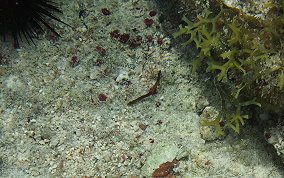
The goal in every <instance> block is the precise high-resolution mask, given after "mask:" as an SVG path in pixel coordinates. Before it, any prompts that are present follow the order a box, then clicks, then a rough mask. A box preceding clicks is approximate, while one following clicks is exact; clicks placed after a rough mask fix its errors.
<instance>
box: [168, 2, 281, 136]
mask: <svg viewBox="0 0 284 178" xmlns="http://www.w3.org/2000/svg"><path fill="white" fill-rule="evenodd" d="M283 5H284V3H283ZM280 8H283V7H282V6H280ZM219 9H220V10H219V12H218V13H212V12H211V11H210V10H209V8H208V9H205V10H204V11H203V13H202V15H197V21H196V22H193V21H190V20H189V19H188V18H186V17H183V18H182V20H183V21H184V22H185V23H186V24H187V25H185V26H182V25H180V26H179V31H178V32H176V33H174V34H173V37H174V38H178V37H179V36H181V35H188V36H189V39H188V40H187V41H186V42H184V43H182V45H188V44H189V43H194V44H195V46H196V48H197V49H199V54H198V55H197V57H196V59H195V60H194V61H193V62H192V72H196V71H197V69H198V67H199V66H200V64H201V63H202V62H205V63H206V64H207V68H206V72H211V73H213V74H214V75H216V77H217V81H219V82H222V83H224V84H225V85H227V86H228V88H230V93H229V94H228V95H229V96H230V97H231V98H232V99H231V101H234V102H233V103H234V104H235V108H236V111H235V112H232V111H230V112H229V111H228V110H226V111H222V112H223V113H222V115H223V116H224V118H226V120H225V122H226V126H228V127H230V128H232V129H233V130H234V131H235V132H236V133H240V125H244V119H247V118H248V115H242V114H241V113H242V107H244V106H248V105H257V106H259V107H260V106H262V107H264V108H265V109H268V110H272V111H274V112H278V113H281V112H282V113H283V112H284V111H283V108H284V90H283V88H284V87H283V86H284V61H283V55H284V52H283V49H284V46H283V41H284V13H283V14H282V15H280V16H277V17H275V18H270V19H269V20H266V21H261V20H259V19H256V18H252V17H245V16H244V15H243V14H242V15H241V13H239V12H236V11H235V10H234V9H229V8H226V9H225V8H223V5H220V7H219ZM282 11H284V8H283V9H282ZM214 14H215V15H214ZM216 14H217V15H216ZM273 17H274V16H273ZM251 98H257V101H258V102H256V101H255V100H251ZM236 101H237V102H236ZM242 101H246V102H242ZM281 108H282V109H281ZM219 120H220V119H219ZM203 125H205V126H209V125H215V126H216V128H217V131H218V134H221V135H222V133H223V132H222V130H220V129H221V128H220V126H219V121H218V119H217V120H216V122H215V121H212V122H208V123H203Z"/></svg>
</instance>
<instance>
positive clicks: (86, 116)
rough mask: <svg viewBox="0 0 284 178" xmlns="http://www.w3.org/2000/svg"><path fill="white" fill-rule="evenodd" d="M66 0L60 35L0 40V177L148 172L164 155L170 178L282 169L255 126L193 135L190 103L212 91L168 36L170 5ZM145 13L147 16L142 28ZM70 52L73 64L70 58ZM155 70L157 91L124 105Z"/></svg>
mask: <svg viewBox="0 0 284 178" xmlns="http://www.w3.org/2000/svg"><path fill="white" fill-rule="evenodd" d="M66 1H67V0H66ZM66 1H65V0H61V1H60V2H62V10H63V11H64V16H63V15H60V18H61V19H62V20H63V21H65V22H67V23H68V24H70V25H71V26H73V27H74V28H73V29H71V28H69V27H66V26H64V25H62V24H58V23H55V27H56V29H57V31H58V32H59V33H60V34H61V35H62V38H59V39H55V40H49V39H48V38H46V37H44V36H42V39H40V40H36V45H37V47H34V46H33V45H28V44H27V43H22V44H21V49H17V50H15V49H13V47H12V44H11V43H9V42H5V43H1V54H2V55H3V56H4V58H5V60H6V62H5V63H2V64H1V66H0V73H1V75H0V79H1V87H0V89H1V91H0V92H1V93H0V107H1V108H0V112H1V114H0V139H1V141H0V177H100V176H101V177H142V176H146V177H151V175H152V173H153V171H154V169H157V168H158V167H159V165H160V164H162V163H165V162H167V161H172V160H173V159H174V158H176V159H179V164H178V165H177V166H176V167H175V168H174V170H173V173H174V175H175V176H176V177H284V169H283V165H282V164H281V163H280V161H279V159H278V158H277V156H276V154H275V152H274V150H273V149H272V148H271V146H270V145H268V144H267V143H266V142H265V140H264V138H263V133H262V132H261V131H259V129H258V128H257V127H254V126H252V125H246V127H245V128H242V132H241V134H240V135H238V134H235V133H233V132H231V131H229V133H228V134H227V136H226V137H225V138H223V139H219V140H214V141H205V140H203V139H202V138H201V134H200V117H199V115H200V109H202V108H204V106H206V105H208V106H210V107H217V105H218V104H220V102H218V101H219V100H220V98H219V97H218V96H217V93H218V92H217V89H216V88H215V87H214V84H213V82H212V77H211V78H210V76H209V75H208V74H202V75H193V74H191V72H190V61H191V59H190V58H192V56H193V55H192V54H191V53H193V52H194V51H192V52H191V51H190V50H191V48H192V47H190V46H187V47H181V46H180V44H179V42H178V41H175V40H173V39H172V37H171V35H170V34H171V33H172V32H174V31H175V30H177V29H178V28H177V26H176V25H178V22H176V24H172V23H171V20H173V19H174V18H173V19H170V18H171V16H172V14H170V13H168V11H167V10H169V9H172V11H173V12H172V13H173V14H174V13H176V12H174V11H175V10H176V9H175V8H172V7H171V6H170V5H169V4H168V3H167V2H164V4H163V3H161V1H146V0H115V1H114V0H85V1H83V0H82V1H79V0H78V1H72V0H70V1H67V2H66ZM172 5H173V4H172ZM102 8H107V9H109V10H110V12H111V14H110V15H103V14H102V12H101V9H102ZM80 10H84V13H81V17H80V18H79V12H80ZM152 10H154V11H156V12H157V14H156V15H155V16H153V17H150V16H149V12H150V11H152ZM145 18H150V19H153V20H154V24H153V25H152V26H150V27H146V26H145V24H144V19H145ZM177 19H178V18H177ZM116 29H119V30H120V33H121V34H122V33H128V34H130V39H135V38H136V36H138V35H140V36H142V41H141V42H140V44H139V45H138V46H137V47H134V48H132V47H130V46H129V45H128V44H125V43H122V42H120V41H119V40H118V39H112V38H111V37H110V35H109V32H111V31H113V30H116ZM147 35H152V36H153V41H152V42H148V41H147V39H146V38H145V36H147ZM45 36H48V35H45ZM158 38H161V39H163V43H162V44H158V43H157V39H158ZM96 46H101V47H103V48H104V49H105V50H106V54H105V55H104V56H103V55H100V54H99V53H98V51H97V50H96ZM73 56H77V57H78V60H79V63H78V64H77V63H76V64H74V65H73V66H72V65H70V61H71V58H72V57H73ZM101 61H102V64H101ZM159 70H161V73H162V77H161V83H160V85H159V86H158V93H157V94H155V95H153V96H150V97H148V98H146V99H144V100H143V101H140V102H138V103H136V104H134V105H131V106H128V105H127V103H128V102H129V101H131V100H132V99H135V98H137V97H138V96H141V95H143V94H146V93H147V91H148V89H149V88H150V87H151V86H152V85H153V84H154V83H155V80H156V77H157V73H158V71H159ZM99 94H104V95H106V96H107V99H106V101H100V100H99V99H98V96H99ZM254 119H257V118H254Z"/></svg>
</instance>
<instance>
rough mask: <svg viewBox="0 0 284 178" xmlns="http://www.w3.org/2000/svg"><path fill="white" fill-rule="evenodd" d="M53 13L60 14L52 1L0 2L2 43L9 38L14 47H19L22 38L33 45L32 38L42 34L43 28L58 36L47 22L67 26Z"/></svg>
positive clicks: (22, 0) (15, 0)
mask: <svg viewBox="0 0 284 178" xmlns="http://www.w3.org/2000/svg"><path fill="white" fill-rule="evenodd" d="M53 12H58V13H62V11H61V10H59V8H58V4H57V3H55V2H54V1H53V0H0V35H1V36H2V37H3V38H4V41H5V40H6V39H7V37H8V36H11V37H12V38H13V40H14V44H15V46H19V39H21V40H22V36H23V37H24V38H25V39H26V40H27V42H28V43H29V42H30V41H31V42H32V43H34V41H33V38H34V37H35V36H36V34H37V33H38V32H44V31H45V30H44V29H45V28H47V29H49V30H51V31H52V32H53V33H55V34H56V35H57V36H60V35H59V34H58V33H57V32H56V31H55V29H54V28H53V27H51V26H50V25H49V23H48V22H47V20H51V19H53V20H56V21H58V22H60V23H63V24H65V25H68V24H66V23H65V22H63V21H61V20H60V19H59V18H57V17H56V16H55V15H54V14H53ZM68 26H69V25H68Z"/></svg>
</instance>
